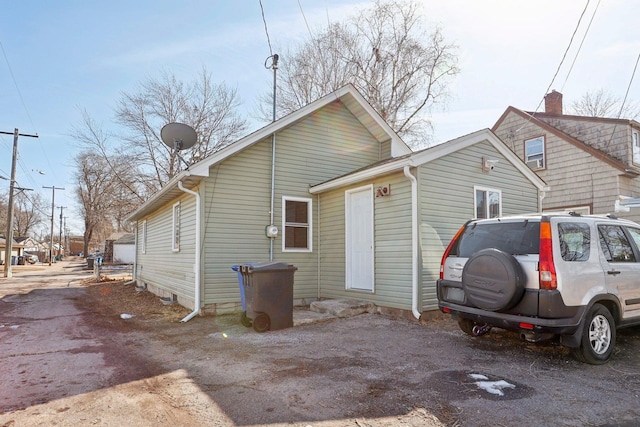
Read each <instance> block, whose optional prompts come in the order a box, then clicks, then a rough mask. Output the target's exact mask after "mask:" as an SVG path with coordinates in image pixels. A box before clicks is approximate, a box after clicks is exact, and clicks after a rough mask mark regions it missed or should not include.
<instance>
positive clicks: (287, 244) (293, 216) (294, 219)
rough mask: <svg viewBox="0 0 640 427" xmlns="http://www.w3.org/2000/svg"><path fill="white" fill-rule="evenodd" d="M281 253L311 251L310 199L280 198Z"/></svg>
mask: <svg viewBox="0 0 640 427" xmlns="http://www.w3.org/2000/svg"><path fill="white" fill-rule="evenodd" d="M282 222H283V224H282V228H283V230H284V236H283V237H282V251H283V252H284V251H288V252H309V251H311V249H312V248H311V241H312V239H311V236H312V234H311V199H304V198H299V197H283V198H282Z"/></svg>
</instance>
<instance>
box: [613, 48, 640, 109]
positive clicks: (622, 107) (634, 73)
mask: <svg viewBox="0 0 640 427" xmlns="http://www.w3.org/2000/svg"><path fill="white" fill-rule="evenodd" d="M639 61H640V54H638V58H637V59H636V65H635V66H634V67H633V72H632V73H631V79H630V80H629V85H628V86H627V91H626V92H625V94H624V99H623V100H622V105H620V112H619V113H618V118H620V116H621V115H622V110H623V109H624V104H625V103H626V102H627V96H629V89H631V83H633V78H634V77H635V75H636V70H637V69H638V62H639Z"/></svg>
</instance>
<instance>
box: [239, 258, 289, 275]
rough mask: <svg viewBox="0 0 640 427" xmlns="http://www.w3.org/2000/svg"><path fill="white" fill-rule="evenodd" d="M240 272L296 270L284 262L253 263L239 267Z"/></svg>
mask: <svg viewBox="0 0 640 427" xmlns="http://www.w3.org/2000/svg"><path fill="white" fill-rule="evenodd" d="M240 268H241V269H242V271H246V272H249V273H252V272H254V271H282V270H285V271H290V270H297V269H298V268H297V267H295V266H294V265H292V264H289V263H286V262H278V261H271V262H254V263H250V264H243V265H242V266H241V267H240Z"/></svg>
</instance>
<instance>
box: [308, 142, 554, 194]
mask: <svg viewBox="0 0 640 427" xmlns="http://www.w3.org/2000/svg"><path fill="white" fill-rule="evenodd" d="M484 141H488V142H489V143H490V144H491V145H492V146H493V147H494V148H495V149H496V150H497V151H498V152H500V154H502V155H503V156H504V157H505V158H506V159H507V160H509V162H511V163H512V164H513V165H514V166H515V167H516V169H518V171H520V173H522V174H523V175H524V176H525V177H526V178H527V179H528V180H529V181H531V183H532V184H533V185H534V186H536V187H537V188H538V189H539V190H541V191H542V190H545V189H547V184H546V183H545V182H544V181H543V180H542V179H541V178H540V177H539V176H538V175H536V174H535V173H534V172H533V171H532V170H531V169H529V167H527V165H526V164H524V162H523V161H522V160H521V159H520V158H519V157H518V156H516V154H515V153H514V152H513V151H511V150H510V149H509V148H508V147H507V146H506V145H505V144H504V142H502V140H501V139H500V138H498V137H497V136H496V134H495V133H493V132H492V131H491V130H490V129H482V130H479V131H476V132H473V133H470V134H468V135H465V136H461V137H459V138H456V139H453V140H451V141H448V142H444V143H442V144H439V145H436V146H434V147H429V148H425V149H424V150H421V151H417V152H415V153H412V154H407V155H404V156H402V157H398V158H395V159H388V160H384V161H382V162H379V163H376V164H375V165H371V166H369V167H366V168H363V169H360V170H357V171H354V172H352V173H350V174H347V175H343V176H341V177H338V178H334V179H332V180H329V181H326V182H323V183H321V184H318V185H314V186H312V187H311V189H310V190H309V192H310V193H311V194H316V193H322V192H325V191H328V190H332V189H334V188H338V187H342V186H346V185H351V184H355V183H358V182H360V181H363V180H366V179H371V178H374V177H376V176H379V175H383V174H386V173H391V172H399V171H401V170H403V169H404V168H405V167H406V166H409V167H417V166H421V165H423V164H425V163H429V162H432V161H434V160H437V159H440V158H441V157H444V156H446V155H448V154H451V153H454V152H456V151H459V150H462V149H463V148H466V147H470V146H472V145H474V144H478V143H480V142H484Z"/></svg>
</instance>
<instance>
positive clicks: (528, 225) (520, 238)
mask: <svg viewBox="0 0 640 427" xmlns="http://www.w3.org/2000/svg"><path fill="white" fill-rule="evenodd" d="M487 248H495V249H499V250H501V251H503V252H506V253H508V254H511V255H518V254H539V253H540V223H539V222H534V221H523V222H492V223H488V224H479V223H472V224H469V226H468V227H467V229H466V230H465V231H464V233H463V234H462V237H461V238H460V241H459V243H458V248H457V252H458V256H459V257H464V258H468V257H470V256H471V255H473V254H474V253H476V252H478V251H479V250H482V249H487Z"/></svg>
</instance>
